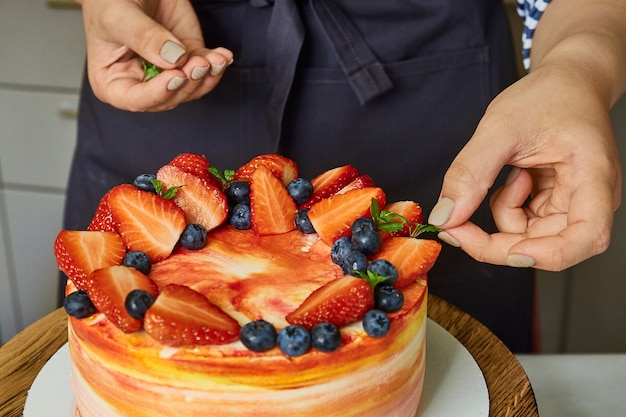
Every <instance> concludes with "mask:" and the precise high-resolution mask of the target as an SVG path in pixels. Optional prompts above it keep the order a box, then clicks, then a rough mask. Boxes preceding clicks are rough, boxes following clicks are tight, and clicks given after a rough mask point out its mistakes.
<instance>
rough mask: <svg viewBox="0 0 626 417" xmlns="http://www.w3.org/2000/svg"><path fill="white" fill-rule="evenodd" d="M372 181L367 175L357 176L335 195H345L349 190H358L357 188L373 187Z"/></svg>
mask: <svg viewBox="0 0 626 417" xmlns="http://www.w3.org/2000/svg"><path fill="white" fill-rule="evenodd" d="M374 186H375V184H374V180H373V179H372V177H370V176H369V175H367V174H364V175H359V176H358V177H356V178H355V179H353V180H352V181H351V182H350V183H349V184H348V185H346V186H345V187H343V188H342V189H341V190H339V191H337V193H336V194H345V193H347V192H348V191H351V190H358V189H359V188H365V187H374Z"/></svg>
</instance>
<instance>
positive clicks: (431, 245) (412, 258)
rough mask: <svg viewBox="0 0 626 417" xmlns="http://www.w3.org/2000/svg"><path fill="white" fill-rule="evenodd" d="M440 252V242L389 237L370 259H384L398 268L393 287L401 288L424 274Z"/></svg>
mask: <svg viewBox="0 0 626 417" xmlns="http://www.w3.org/2000/svg"><path fill="white" fill-rule="evenodd" d="M439 252H441V244H440V243H439V242H437V241H435V240H429V239H416V238H412V237H390V238H388V239H385V240H384V241H383V245H382V247H381V249H380V251H378V253H376V254H375V255H373V256H372V259H386V260H387V261H389V262H391V263H392V264H393V265H394V266H395V267H396V269H397V270H398V280H397V281H396V282H395V284H394V287H396V288H403V287H405V286H406V285H408V284H411V283H413V282H415V280H416V279H417V278H419V277H421V276H424V275H425V274H426V273H427V272H428V271H429V270H430V268H432V266H433V265H434V263H435V261H436V260H437V257H438V256H439Z"/></svg>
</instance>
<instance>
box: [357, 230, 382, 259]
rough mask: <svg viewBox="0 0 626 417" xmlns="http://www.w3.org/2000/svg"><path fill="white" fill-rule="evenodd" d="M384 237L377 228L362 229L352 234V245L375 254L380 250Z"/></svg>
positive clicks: (361, 250) (365, 252) (367, 253)
mask: <svg viewBox="0 0 626 417" xmlns="http://www.w3.org/2000/svg"><path fill="white" fill-rule="evenodd" d="M382 244H383V238H382V237H381V236H380V235H379V234H378V232H376V231H375V230H362V231H359V232H357V233H353V234H352V246H353V247H354V249H355V250H358V251H359V252H363V253H364V254H366V255H373V254H375V253H376V252H378V251H379V250H380V247H381V245H382Z"/></svg>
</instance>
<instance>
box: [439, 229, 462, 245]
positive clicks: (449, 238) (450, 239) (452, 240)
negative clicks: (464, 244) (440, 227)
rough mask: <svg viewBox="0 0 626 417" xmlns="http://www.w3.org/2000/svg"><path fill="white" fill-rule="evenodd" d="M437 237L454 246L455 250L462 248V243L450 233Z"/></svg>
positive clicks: (440, 233)
mask: <svg viewBox="0 0 626 417" xmlns="http://www.w3.org/2000/svg"><path fill="white" fill-rule="evenodd" d="M437 237H438V238H439V239H441V240H442V241H443V242H445V243H447V244H448V245H450V246H454V247H455V248H460V247H461V243H460V242H459V241H458V240H456V239H455V238H453V237H452V236H450V234H449V233H448V232H439V234H438V235H437Z"/></svg>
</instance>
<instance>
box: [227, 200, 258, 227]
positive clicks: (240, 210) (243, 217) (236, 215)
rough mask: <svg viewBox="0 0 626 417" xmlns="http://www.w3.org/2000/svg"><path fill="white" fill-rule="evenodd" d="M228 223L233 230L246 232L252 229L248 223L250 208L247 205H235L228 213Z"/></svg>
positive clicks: (250, 223) (249, 222)
mask: <svg viewBox="0 0 626 417" xmlns="http://www.w3.org/2000/svg"><path fill="white" fill-rule="evenodd" d="M228 222H229V223H230V225H231V226H233V227H234V228H235V229H239V230H247V229H249V228H251V227H252V222H251V221H250V206H249V205H248V204H247V203H239V204H237V205H236V206H235V207H234V208H233V210H232V211H231V213H230V218H229V219H228Z"/></svg>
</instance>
